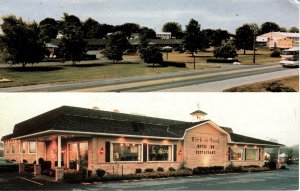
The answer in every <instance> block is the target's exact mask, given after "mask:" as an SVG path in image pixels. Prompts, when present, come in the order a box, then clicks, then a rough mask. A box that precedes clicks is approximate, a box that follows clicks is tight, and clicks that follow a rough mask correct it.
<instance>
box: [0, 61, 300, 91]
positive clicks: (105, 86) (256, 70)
mask: <svg viewBox="0 0 300 191" xmlns="http://www.w3.org/2000/svg"><path fill="white" fill-rule="evenodd" d="M298 73H299V72H298V69H294V68H283V67H281V66H280V65H278V64H272V63H268V64H264V65H228V64H227V65H226V64H224V65H221V67H220V68H213V69H207V70H195V71H188V72H180V73H168V74H160V75H151V76H133V77H127V78H119V79H108V80H97V81H91V82H77V83H76V82H75V83H59V84H40V85H31V86H20V87H11V88H1V89H0V91H1V92H61V91H67V92H152V91H164V92H168V91H170V92H177V91H178V92H189V91H194V92H209V91H217V92H218V91H222V90H223V89H224V88H223V89H222V87H226V88H230V87H235V86H238V85H243V84H248V83H254V82H257V81H262V80H268V79H275V78H281V77H284V76H291V75H298ZM249 79H252V80H249ZM224 82H225V84H226V85H222V84H221V85H220V84H219V85H218V88H216V87H214V86H211V88H210V85H209V84H211V83H224ZM196 86H200V87H199V88H196ZM201 86H204V87H205V88H203V87H202V88H201Z"/></svg>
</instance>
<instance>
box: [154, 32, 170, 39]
mask: <svg viewBox="0 0 300 191" xmlns="http://www.w3.org/2000/svg"><path fill="white" fill-rule="evenodd" d="M156 37H157V38H160V39H171V38H172V33H170V32H158V33H156Z"/></svg>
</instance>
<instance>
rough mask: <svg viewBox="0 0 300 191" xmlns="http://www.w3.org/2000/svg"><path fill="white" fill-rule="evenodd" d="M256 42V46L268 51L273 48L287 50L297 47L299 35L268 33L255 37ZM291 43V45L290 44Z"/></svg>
mask: <svg viewBox="0 0 300 191" xmlns="http://www.w3.org/2000/svg"><path fill="white" fill-rule="evenodd" d="M256 41H257V43H258V44H260V45H264V46H267V47H269V48H270V49H273V48H274V47H278V48H282V49H288V48H292V47H294V45H297V44H298V46H299V33H287V32H269V33H266V34H263V35H260V36H257V37H256ZM278 41H279V43H278ZM291 41H292V43H290V42H291Z"/></svg>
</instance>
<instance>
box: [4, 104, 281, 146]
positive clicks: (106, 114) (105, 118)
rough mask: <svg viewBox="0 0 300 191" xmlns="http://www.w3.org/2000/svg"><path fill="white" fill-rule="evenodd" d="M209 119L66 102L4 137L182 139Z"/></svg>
mask: <svg viewBox="0 0 300 191" xmlns="http://www.w3.org/2000/svg"><path fill="white" fill-rule="evenodd" d="M209 122H210V123H213V122H212V121H210V120H203V121H199V122H186V121H179V120H171V119H162V118H156V117H146V116H140V115H133V114H125V113H117V112H110V111H101V110H93V109H85V108H78V107H70V106H62V107H59V108H56V109H53V110H50V111H48V112H45V113H43V114H41V115H38V116H36V117H33V118H30V119H28V120H26V121H23V122H21V123H18V124H16V125H15V127H14V130H13V133H12V134H10V135H7V136H4V137H2V140H8V139H11V138H18V137H22V136H28V135H30V134H34V133H41V132H45V131H51V130H52V131H64V132H75V131H76V132H82V133H89V134H94V133H101V134H107V135H112V134H113V135H120V136H121V135H128V136H140V137H153V138H155V137H160V138H173V139H181V138H183V136H184V133H185V131H186V130H187V129H189V128H192V127H195V126H197V125H201V124H205V123H209ZM219 127H220V128H221V129H223V130H224V131H226V132H227V133H228V134H229V135H230V137H231V140H232V142H240V143H253V144H255V143H256V144H266V145H268V144H269V145H278V146H280V144H278V143H273V142H270V141H264V140H260V139H255V138H251V137H247V136H243V135H238V134H235V133H233V131H232V129H231V128H228V127H221V126H219Z"/></svg>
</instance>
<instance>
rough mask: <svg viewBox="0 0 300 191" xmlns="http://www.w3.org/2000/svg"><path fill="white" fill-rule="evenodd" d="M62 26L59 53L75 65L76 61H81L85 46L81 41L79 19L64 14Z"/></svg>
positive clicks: (81, 33)
mask: <svg viewBox="0 0 300 191" xmlns="http://www.w3.org/2000/svg"><path fill="white" fill-rule="evenodd" d="M62 26H63V27H62V33H63V37H62V39H61V42H60V44H59V48H60V52H61V54H62V55H63V57H64V58H65V59H66V60H71V61H72V62H73V65H75V64H76V62H77V61H79V62H80V61H81V60H82V56H83V55H84V54H85V53H86V45H87V43H86V42H85V41H84V39H83V31H82V28H81V22H80V19H79V18H78V17H76V16H74V15H68V14H67V13H64V17H63V20H62Z"/></svg>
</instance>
